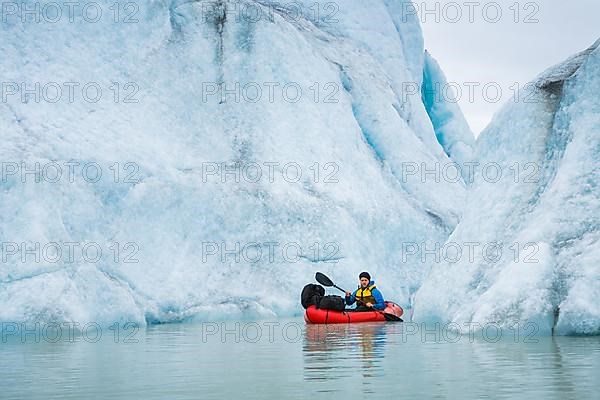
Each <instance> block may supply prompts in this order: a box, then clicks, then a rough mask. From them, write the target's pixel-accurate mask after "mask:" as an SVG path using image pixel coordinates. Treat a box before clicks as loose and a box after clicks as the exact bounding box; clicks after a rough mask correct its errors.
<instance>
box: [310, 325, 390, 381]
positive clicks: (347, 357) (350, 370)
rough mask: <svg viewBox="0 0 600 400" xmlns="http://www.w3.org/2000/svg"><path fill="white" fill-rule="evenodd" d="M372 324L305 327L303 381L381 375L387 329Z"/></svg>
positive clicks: (385, 326)
mask: <svg viewBox="0 0 600 400" xmlns="http://www.w3.org/2000/svg"><path fill="white" fill-rule="evenodd" d="M388 326H389V325H386V324H381V323H374V324H369V323H365V324H351V325H347V324H339V325H338V324H336V325H307V326H306V330H305V335H304V343H303V348H302V350H303V355H304V377H305V380H307V381H310V380H317V381H319V380H320V381H325V380H336V379H341V378H345V377H348V376H356V375H357V372H358V373H359V374H360V375H362V377H363V378H371V377H378V376H382V375H383V367H382V359H383V357H384V353H385V345H386V338H387V337H388V336H387V334H386V333H387V332H386V331H387V329H386V328H387V327H388Z"/></svg>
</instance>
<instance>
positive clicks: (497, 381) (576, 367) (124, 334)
mask: <svg viewBox="0 0 600 400" xmlns="http://www.w3.org/2000/svg"><path fill="white" fill-rule="evenodd" d="M5 328H6V327H5ZM9 328H10V329H5V331H4V333H3V336H2V340H1V342H0V363H1V366H2V371H1V373H0V398H2V399H25V398H44V399H53V398H56V399H59V398H60V399H64V398H67V399H82V398H109V399H121V398H136V399H170V400H171V399H174V400H176V399H192V398H194V399H195V398H202V399H212V398H215V399H217V398H218V399H228V398H244V399H269V398H273V399H276V398H277V399H279V398H282V397H284V396H285V397H287V398H297V399H301V398H308V397H310V398H329V399H331V398H340V396H352V397H351V398H356V397H357V396H361V395H368V398H376V399H377V398H392V397H391V396H394V398H411V397H414V396H425V397H426V398H448V399H455V398H462V399H465V398H466V399H469V398H484V397H486V398H489V396H490V395H491V397H492V398H498V399H509V398H527V399H564V398H576V399H592V398H598V397H597V395H598V391H599V390H600V383H599V381H600V379H599V378H600V374H599V371H600V338H599V337H588V338H585V337H570V338H567V337H554V338H553V337H532V336H531V335H530V334H529V332H528V331H527V329H524V330H523V332H520V331H511V332H497V331H496V332H491V331H490V332H489V334H488V335H487V336H486V337H483V336H481V335H468V334H466V335H463V336H460V337H456V336H454V335H451V334H450V333H448V332H444V331H440V330H439V329H435V328H431V327H430V328H429V329H430V330H429V331H428V332H425V331H423V330H422V329H421V327H420V326H418V325H412V326H411V325H409V324H404V325H403V324H390V323H388V324H385V323H384V324H381V323H379V324H355V325H343V326H306V325H305V324H304V322H303V321H302V320H300V319H292V320H279V321H274V322H268V321H257V322H248V321H244V322H232V321H229V322H226V323H225V322H223V323H221V322H218V323H203V324H194V325H192V324H171V325H160V326H151V327H148V328H142V329H140V330H137V331H136V330H135V329H132V327H131V326H128V327H127V328H130V329H126V330H124V329H123V328H121V329H119V330H116V329H112V330H111V329H106V328H105V329H103V330H102V332H101V333H100V331H99V330H98V329H97V328H95V327H88V328H89V329H88V331H87V334H86V335H85V336H81V335H75V336H72V335H71V332H69V328H68V327H65V329H62V330H61V331H60V332H58V333H57V332H54V333H52V332H51V331H50V330H44V327H40V328H39V329H38V331H37V333H33V332H35V331H36V330H35V329H33V330H32V329H31V327H30V328H29V329H30V331H29V333H28V331H19V329H17V330H15V329H13V328H14V327H12V328H11V327H9ZM59 333H60V337H59V336H58V334H59Z"/></svg>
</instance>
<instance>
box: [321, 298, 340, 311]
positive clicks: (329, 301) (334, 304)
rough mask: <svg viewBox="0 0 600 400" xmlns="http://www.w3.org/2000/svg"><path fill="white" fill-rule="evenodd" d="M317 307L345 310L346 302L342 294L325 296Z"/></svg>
mask: <svg viewBox="0 0 600 400" xmlns="http://www.w3.org/2000/svg"><path fill="white" fill-rule="evenodd" d="M317 308H320V309H322V310H334V311H344V309H345V308H346V302H345V301H344V299H343V298H341V297H340V296H324V297H323V298H322V299H321V301H320V302H319V304H317Z"/></svg>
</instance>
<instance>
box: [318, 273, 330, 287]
mask: <svg viewBox="0 0 600 400" xmlns="http://www.w3.org/2000/svg"><path fill="white" fill-rule="evenodd" d="M315 279H316V280H317V282H319V283H320V284H321V285H323V286H327V287H331V286H333V282H332V280H331V279H329V278H328V277H327V276H325V275H324V274H322V273H320V272H317V273H316V274H315Z"/></svg>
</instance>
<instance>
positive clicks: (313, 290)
mask: <svg viewBox="0 0 600 400" xmlns="http://www.w3.org/2000/svg"><path fill="white" fill-rule="evenodd" d="M324 295H325V289H324V288H323V286H321V285H315V284H314V283H309V284H308V285H306V286H304V289H302V294H301V295H300V301H301V302H302V307H304V308H305V309H306V308H308V307H309V306H313V305H314V306H316V305H317V304H319V301H320V300H321V298H322V297H323V296H324Z"/></svg>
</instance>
